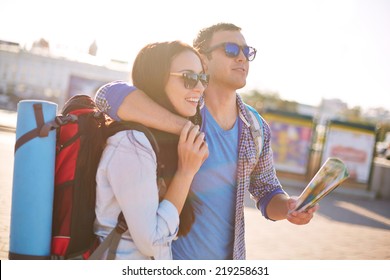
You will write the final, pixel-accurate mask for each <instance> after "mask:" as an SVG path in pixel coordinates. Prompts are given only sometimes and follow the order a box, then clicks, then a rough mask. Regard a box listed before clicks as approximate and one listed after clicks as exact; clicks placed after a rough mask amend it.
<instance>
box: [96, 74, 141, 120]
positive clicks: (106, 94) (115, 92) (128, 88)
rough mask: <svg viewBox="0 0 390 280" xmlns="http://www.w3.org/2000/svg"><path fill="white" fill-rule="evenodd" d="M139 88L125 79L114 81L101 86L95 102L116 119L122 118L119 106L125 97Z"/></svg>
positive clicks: (100, 108)
mask: <svg viewBox="0 0 390 280" xmlns="http://www.w3.org/2000/svg"><path fill="white" fill-rule="evenodd" d="M136 89H137V88H136V87H134V86H132V85H131V84H129V83H127V82H124V81H114V82H110V83H107V84H105V85H103V86H101V87H100V88H99V89H98V91H97V92H96V94H95V103H96V105H97V106H98V108H99V110H101V111H102V112H104V113H106V114H107V115H109V116H110V117H111V118H113V119H114V120H116V121H120V120H121V119H120V118H119V116H118V109H119V106H120V105H121V104H122V102H123V99H125V97H126V96H128V95H129V94H130V93H132V92H133V91H134V90H136Z"/></svg>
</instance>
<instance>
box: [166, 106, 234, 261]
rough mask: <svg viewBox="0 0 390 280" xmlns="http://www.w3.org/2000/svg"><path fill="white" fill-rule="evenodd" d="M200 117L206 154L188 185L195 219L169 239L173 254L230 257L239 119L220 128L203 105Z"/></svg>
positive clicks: (202, 258) (180, 257)
mask: <svg viewBox="0 0 390 280" xmlns="http://www.w3.org/2000/svg"><path fill="white" fill-rule="evenodd" d="M202 117H203V125H202V131H204V132H205V134H206V141H207V144H208V148H209V157H208V158H207V160H206V161H205V162H204V163H203V165H202V167H201V168H200V170H199V171H198V173H197V174H196V175H195V178H194V180H193V182H192V185H191V189H192V190H193V191H194V193H195V194H196V195H197V197H198V198H199V200H200V203H195V211H196V212H195V214H196V217H195V223H194V224H193V225H192V228H191V230H190V232H189V233H188V235H187V236H185V237H179V238H178V239H177V240H175V241H174V242H173V245H172V250H173V258H174V259H185V260H186V259H192V260H199V259H200V260H206V259H210V260H211V259H212V260H218V259H232V254H233V240H234V218H235V216H234V215H235V205H236V186H237V184H236V173H237V161H238V135H239V122H240V121H239V118H238V117H237V120H236V123H235V124H234V127H233V128H232V129H230V130H223V129H222V128H221V127H220V126H219V125H218V124H217V122H216V121H215V120H214V118H213V117H212V115H211V114H210V113H209V111H208V110H207V108H206V107H204V108H203V110H202Z"/></svg>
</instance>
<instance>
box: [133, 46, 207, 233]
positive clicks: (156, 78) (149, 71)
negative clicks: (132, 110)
mask: <svg viewBox="0 0 390 280" xmlns="http://www.w3.org/2000/svg"><path fill="white" fill-rule="evenodd" d="M184 51H191V52H193V53H194V54H196V55H197V56H198V57H199V60H200V61H201V57H200V55H199V53H198V52H197V51H196V50H195V49H194V48H192V47H191V46H190V45H188V44H185V43H183V42H180V41H171V42H161V43H153V44H149V45H147V46H145V47H144V48H143V49H142V50H141V51H140V52H139V53H138V55H137V57H136V59H135V61H134V64H133V70H132V79H133V84H134V86H136V87H137V88H138V89H140V90H142V91H143V92H145V93H146V94H147V95H148V96H149V97H150V98H151V99H152V100H153V101H155V102H156V103H157V104H159V105H161V106H163V107H164V108H166V109H168V110H169V111H171V112H172V113H175V114H176V111H175V110H174V108H173V105H172V103H171V102H170V101H169V99H168V96H167V94H166V92H165V86H166V84H167V82H168V79H169V73H170V69H171V64H172V60H173V59H174V58H175V57H176V56H177V55H179V54H180V53H182V52H184ZM193 119H194V120H195V119H196V120H198V121H199V122H200V121H201V118H200V114H199V109H197V115H196V117H193V118H191V120H193ZM199 124H200V123H199ZM152 132H153V133H154V136H155V137H156V140H157V142H158V144H159V146H160V155H159V156H160V159H161V162H162V163H164V165H165V168H164V174H163V177H164V180H165V182H166V185H167V186H168V187H169V184H170V183H171V180H172V178H173V176H174V174H175V172H176V169H177V161H178V155H177V145H178V139H179V138H178V136H177V135H173V134H170V133H166V132H163V131H159V130H155V129H152ZM196 201H197V199H196V196H195V194H194V193H193V192H192V191H191V189H190V191H189V194H188V196H187V199H186V201H185V204H184V207H183V210H182V212H181V214H180V225H179V232H178V235H179V236H184V235H186V234H188V232H189V231H190V229H191V226H192V224H193V223H194V221H195V211H194V207H193V203H195V202H196Z"/></svg>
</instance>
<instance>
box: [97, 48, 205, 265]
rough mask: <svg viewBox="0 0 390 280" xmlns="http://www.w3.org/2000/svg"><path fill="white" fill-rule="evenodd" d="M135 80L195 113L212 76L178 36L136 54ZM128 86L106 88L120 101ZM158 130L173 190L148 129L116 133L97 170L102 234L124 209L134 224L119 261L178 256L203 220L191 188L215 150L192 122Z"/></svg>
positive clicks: (172, 106)
mask: <svg viewBox="0 0 390 280" xmlns="http://www.w3.org/2000/svg"><path fill="white" fill-rule="evenodd" d="M132 80H133V83H134V85H135V86H136V87H137V88H139V89H142V90H143V91H144V92H145V93H146V94H148V95H149V97H150V98H151V99H152V100H154V101H155V102H157V103H158V104H160V105H161V106H164V107H165V108H167V109H168V110H170V111H171V112H174V113H176V114H179V115H181V116H183V117H187V118H189V117H193V116H196V115H197V110H198V109H197V108H198V107H197V105H198V101H199V99H200V97H201V96H202V94H203V91H204V89H205V87H206V86H207V84H208V75H206V74H204V69H203V66H202V63H201V59H200V56H199V54H198V53H197V51H195V50H194V49H193V48H192V47H191V46H189V45H187V44H184V43H182V42H179V41H173V42H162V43H154V44H149V45H147V46H145V47H144V48H143V49H142V50H141V51H140V52H139V53H138V55H137V57H136V59H135V62H134V65H133V70H132ZM127 88H128V84H126V83H124V82H119V81H117V82H113V83H109V84H107V85H104V86H103V87H102V88H100V89H99V92H100V95H101V94H102V92H103V94H104V91H107V92H108V91H109V92H110V96H115V98H118V100H120V99H121V96H123V90H124V89H127ZM96 103H97V104H98V105H99V107H100V108H101V109H103V111H106V112H107V111H109V110H110V107H109V106H108V105H107V104H99V100H96ZM197 119H199V118H197ZM152 132H153V134H154V136H155V138H156V140H157V143H158V146H159V149H160V153H159V161H161V162H162V163H163V164H164V169H163V177H164V179H165V183H166V186H168V188H167V190H166V192H165V193H161V191H160V192H159V189H158V185H157V181H156V166H157V165H156V164H157V163H156V154H155V152H154V151H153V149H152V146H151V144H150V142H149V141H148V139H147V138H146V136H145V134H143V133H142V132H139V131H136V130H126V131H121V132H118V133H116V134H115V135H113V136H111V137H110V138H108V141H107V147H106V148H105V150H104V152H103V155H102V158H101V161H100V164H99V168H98V171H97V176H96V181H97V194H96V221H95V234H96V235H98V236H99V237H100V240H103V239H104V238H105V237H106V236H107V235H108V234H109V233H110V232H111V230H112V229H113V228H114V227H115V225H116V223H117V218H118V215H119V213H120V212H121V211H122V212H123V214H124V217H125V220H126V222H127V225H128V231H126V232H125V233H124V234H123V235H122V238H121V240H120V242H119V246H118V249H117V252H116V259H172V253H171V243H172V240H173V239H174V238H175V237H176V236H177V235H185V234H186V233H188V231H189V229H190V228H191V225H192V223H193V221H194V218H195V216H194V215H195V213H193V209H192V205H191V203H192V202H193V200H194V199H196V198H195V197H194V196H193V195H190V196H188V193H189V190H190V185H191V182H192V179H193V177H194V175H195V173H196V172H197V171H198V170H199V168H200V166H201V164H202V163H203V161H204V160H205V159H206V158H207V156H208V148H207V144H206V143H205V142H204V134H203V133H200V132H199V126H198V125H195V126H194V125H193V124H191V122H190V121H188V123H187V125H186V126H185V127H184V128H183V130H182V131H181V134H180V136H176V135H174V134H169V133H166V132H162V131H158V130H152ZM159 196H160V197H161V198H160V199H159ZM187 197H188V199H187ZM186 199H187V201H186ZM180 214H181V215H180ZM179 215H180V228H179Z"/></svg>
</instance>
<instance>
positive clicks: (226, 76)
mask: <svg viewBox="0 0 390 280" xmlns="http://www.w3.org/2000/svg"><path fill="white" fill-rule="evenodd" d="M227 42H231V43H236V44H238V45H239V46H245V45H246V42H245V38H244V36H243V35H242V34H241V32H239V31H219V32H216V33H214V35H213V37H212V39H211V42H210V46H209V48H212V47H214V46H217V45H219V44H221V43H227ZM205 66H206V72H207V73H208V74H210V83H209V87H211V86H216V87H220V88H225V89H226V90H234V91H235V90H237V89H240V88H242V87H244V86H245V84H246V77H247V75H248V70H249V62H248V60H247V59H246V57H245V55H244V53H243V52H242V51H240V53H239V55H238V56H237V57H228V56H227V55H226V54H225V50H224V47H223V46H221V47H219V48H217V49H215V50H213V51H212V52H211V53H210V54H209V56H208V58H207V57H206V58H205Z"/></svg>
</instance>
